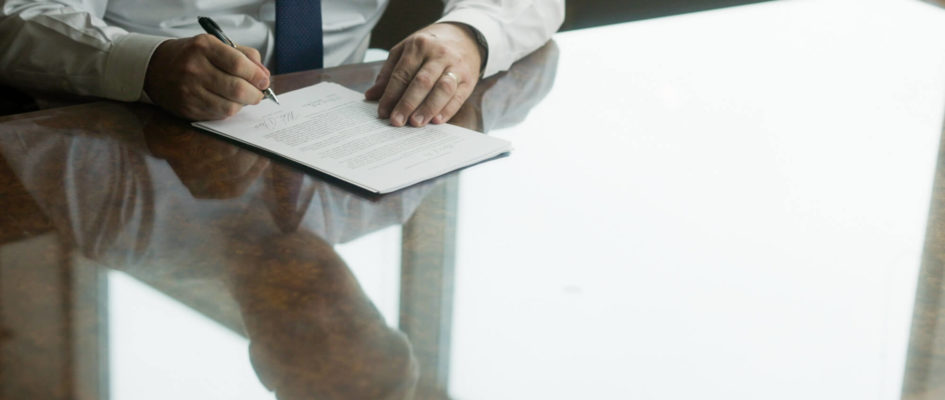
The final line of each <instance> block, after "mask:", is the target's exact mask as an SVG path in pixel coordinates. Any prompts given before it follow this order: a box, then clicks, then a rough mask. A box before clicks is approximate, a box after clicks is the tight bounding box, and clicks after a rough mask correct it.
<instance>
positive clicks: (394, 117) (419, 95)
mask: <svg viewBox="0 0 945 400" xmlns="http://www.w3.org/2000/svg"><path fill="white" fill-rule="evenodd" d="M445 69H446V66H444V65H443V64H441V63H439V62H436V61H430V62H427V63H425V64H423V67H422V68H420V70H419V71H417V73H416V74H415V75H414V77H413V80H411V81H410V85H408V86H407V89H406V90H405V91H404V93H403V95H401V97H400V100H398V101H397V105H395V106H394V109H393V111H391V123H392V124H393V125H394V126H400V125H398V124H397V123H396V121H400V120H403V121H404V123H406V122H407V118H413V117H414V115H413V114H414V112H415V111H416V110H417V109H418V108H419V107H420V105H421V104H423V102H424V101H425V100H426V98H427V96H429V95H430V92H431V91H432V90H433V85H435V84H437V82H438V81H439V79H440V77H441V76H443V72H444V71H445ZM452 88H453V90H455V86H454V87H452ZM450 97H452V93H450ZM416 117H418V119H420V120H426V119H427V116H425V115H417V116H416ZM411 122H412V121H411Z"/></svg>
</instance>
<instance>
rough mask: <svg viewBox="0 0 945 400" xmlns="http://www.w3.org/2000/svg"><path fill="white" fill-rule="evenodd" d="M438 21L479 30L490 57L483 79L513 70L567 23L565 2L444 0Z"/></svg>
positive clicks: (552, 0)
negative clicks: (522, 59) (510, 68)
mask: <svg viewBox="0 0 945 400" xmlns="http://www.w3.org/2000/svg"><path fill="white" fill-rule="evenodd" d="M444 2H445V4H446V8H445V9H444V10H443V18H441V19H440V20H439V21H438V22H458V23H462V24H466V25H469V26H471V27H473V28H474V29H476V30H477V31H479V33H481V34H482V37H483V38H484V39H485V42H486V45H487V50H488V52H487V53H488V55H487V59H486V65H485V68H484V69H483V77H486V76H490V75H493V74H495V73H498V72H500V71H505V70H507V69H509V66H511V65H512V63H514V62H515V61H518V60H519V59H521V58H522V57H525V56H526V55H528V54H529V53H531V52H533V51H535V50H536V49H538V48H539V47H541V46H542V45H543V44H545V42H547V41H548V40H549V39H551V36H552V35H553V34H554V33H555V32H556V31H557V30H558V28H559V27H561V23H562V22H563V21H564V0H444Z"/></svg>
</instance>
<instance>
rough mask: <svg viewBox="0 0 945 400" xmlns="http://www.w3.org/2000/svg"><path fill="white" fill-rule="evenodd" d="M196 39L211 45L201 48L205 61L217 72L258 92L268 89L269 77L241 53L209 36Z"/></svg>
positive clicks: (205, 44)
mask: <svg viewBox="0 0 945 400" xmlns="http://www.w3.org/2000/svg"><path fill="white" fill-rule="evenodd" d="M205 37H206V39H204V38H205ZM198 39H199V40H200V41H201V42H207V41H210V42H211V43H212V44H209V45H208V44H207V43H203V46H204V47H205V48H206V56H207V59H208V60H210V63H211V64H213V65H214V66H215V67H217V68H218V69H219V70H221V71H223V72H226V73H227V74H230V75H233V76H236V77H239V78H242V79H244V80H246V81H247V82H250V83H251V84H252V85H253V86H256V87H257V88H259V90H265V89H266V88H268V87H269V76H267V75H266V72H265V70H263V69H262V68H261V67H260V66H258V65H256V64H255V63H254V62H253V61H252V60H250V59H249V57H246V56H245V55H244V54H243V53H242V52H240V51H239V50H237V49H234V48H232V47H230V46H227V45H225V44H223V42H221V41H219V40H217V39H216V38H214V37H213V36H210V35H200V36H198Z"/></svg>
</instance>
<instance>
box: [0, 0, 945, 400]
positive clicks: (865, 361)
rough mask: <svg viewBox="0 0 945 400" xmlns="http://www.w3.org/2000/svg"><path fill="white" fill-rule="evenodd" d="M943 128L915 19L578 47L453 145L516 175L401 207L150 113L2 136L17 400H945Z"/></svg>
mask: <svg viewBox="0 0 945 400" xmlns="http://www.w3.org/2000/svg"><path fill="white" fill-rule="evenodd" d="M378 68H379V66H378V64H366V65H358V66H348V67H341V68H336V69H329V70H325V71H310V72H302V73H297V74H292V75H284V76H279V77H276V81H275V86H276V89H277V92H285V91H287V90H290V89H293V88H298V87H303V86H305V85H309V84H312V83H315V82H318V81H322V80H332V81H336V82H339V83H342V84H345V85H347V86H349V87H352V88H354V89H358V90H363V89H365V88H366V87H367V86H369V85H370V84H371V83H372V81H373V78H374V74H375V73H376V71H377V70H378ZM943 119H945V10H942V9H939V8H936V7H934V6H931V5H929V4H925V3H921V2H915V1H908V0H901V1H896V0H888V1H882V0H875V1H848V0H836V1H835V0H818V1H775V2H770V3H763V4H758V5H752V6H745V7H737V8H730V9H722V10H716V11H710V12H704V13H696V14H689V15H682V16H677V17H671V18H663V19H655V20H648V21H640V22H633V23H629V24H621V25H613V26H607V27H601V28H594V29H588V30H580V31H572V32H567V33H561V34H559V35H557V36H556V37H555V39H554V41H553V42H551V43H549V44H548V45H546V46H545V47H543V48H542V49H540V50H539V51H538V52H536V53H534V54H532V55H531V56H529V57H528V58H527V59H525V60H523V61H522V62H520V63H519V64H517V65H515V66H514V67H513V69H512V70H510V71H509V72H508V73H505V74H503V75H500V76H498V77H494V78H490V79H489V80H487V81H484V82H482V83H481V84H480V85H479V88H478V91H477V93H476V94H475V95H474V96H473V98H472V99H471V100H470V101H469V102H468V103H467V104H466V105H465V107H464V109H463V110H462V111H461V113H460V115H459V116H458V117H457V119H456V120H455V121H454V123H456V124H459V125H462V126H466V127H469V128H472V129H476V130H479V131H483V132H485V133H486V134H489V135H495V136H498V137H502V138H505V139H508V140H510V141H511V142H512V143H513V146H514V150H513V151H512V153H511V154H510V155H509V156H508V157H505V158H501V159H498V160H493V161H490V162H487V163H484V164H480V165H476V166H474V167H471V168H468V169H465V170H463V171H460V172H457V173H453V174H450V175H447V176H444V177H441V178H438V179H436V180H433V181H429V182H425V183H422V184H420V185H417V186H413V187H410V188H408V189H405V190H402V191H399V192H396V193H393V194H391V195H387V196H380V197H370V196H366V195H364V194H363V193H361V192H359V191H357V190H356V189H352V188H350V187H348V186H346V185H343V184H339V183H337V182H334V181H331V180H328V179H326V178H325V177H323V176H321V175H319V174H317V173H314V172H312V171H310V170H306V169H304V168H299V167H296V166H294V165H293V164H291V163H288V162H285V161H283V160H280V159H278V158H276V157H272V156H271V155H268V154H265V153H261V152H257V151H254V150H250V149H247V148H244V147H241V146H239V145H237V144H234V143H232V142H229V141H226V140H222V139H219V138H217V137H215V136H211V135H209V134H206V133H202V132H200V131H197V130H194V129H192V128H190V126H189V125H188V124H187V123H186V122H183V121H179V120H176V119H174V118H172V117H170V116H168V115H167V114H165V113H163V112H162V111H159V110H157V109H155V108H153V107H150V106H147V105H138V104H120V103H113V102H95V103H88V104H82V105H76V106H70V107H65V108H59V109H51V110H46V111H40V112H36V113H30V114H21V115H16V116H8V117H2V118H0V157H2V159H3V161H4V162H3V163H0V207H2V208H0V209H2V210H3V212H2V213H0V398H4V399H6V398H11V399H21V398H22V399H26V398H29V399H46V398H50V399H59V398H61V399H72V398H77V399H108V398H111V399H165V398H180V399H191V398H193V399H197V398H231V399H272V398H279V399H413V398H416V399H445V398H453V399H692V398H707V399H900V398H901V399H941V398H945V297H943V294H945V293H943V289H945V288H943V285H945V280H943V278H945V226H943V222H945V219H943V218H945V161H942V160H943V158H942V155H941V154H940V151H941V150H940V137H941V135H942V121H943ZM405 129H409V128H405Z"/></svg>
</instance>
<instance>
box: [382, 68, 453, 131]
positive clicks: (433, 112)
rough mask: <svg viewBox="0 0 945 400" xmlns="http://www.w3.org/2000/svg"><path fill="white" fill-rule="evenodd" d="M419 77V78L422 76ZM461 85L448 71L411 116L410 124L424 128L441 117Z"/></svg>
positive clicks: (408, 92) (408, 93) (408, 91)
mask: <svg viewBox="0 0 945 400" xmlns="http://www.w3.org/2000/svg"><path fill="white" fill-rule="evenodd" d="M417 75H418V76H419V75H420V74H417ZM414 82H416V80H414ZM459 85H460V82H459V77H458V76H457V75H456V74H454V73H452V72H449V71H446V72H444V73H443V74H442V75H440V78H439V79H437V81H436V84H435V85H434V86H433V89H432V90H431V91H430V93H429V95H427V96H426V99H424V100H423V103H422V104H421V105H420V107H417V110H416V111H414V112H413V115H411V117H410V124H411V125H413V126H423V125H426V124H427V122H429V121H430V120H432V119H433V118H434V117H436V116H437V115H439V114H440V111H442V110H443V107H445V106H446V104H447V103H448V102H449V101H450V99H452V98H453V97H454V96H455V95H456V89H457V88H458V87H459ZM411 87H413V85H411ZM410 90H411V89H407V94H406V95H405V96H404V98H406V97H408V96H410ZM395 112H396V111H395Z"/></svg>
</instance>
